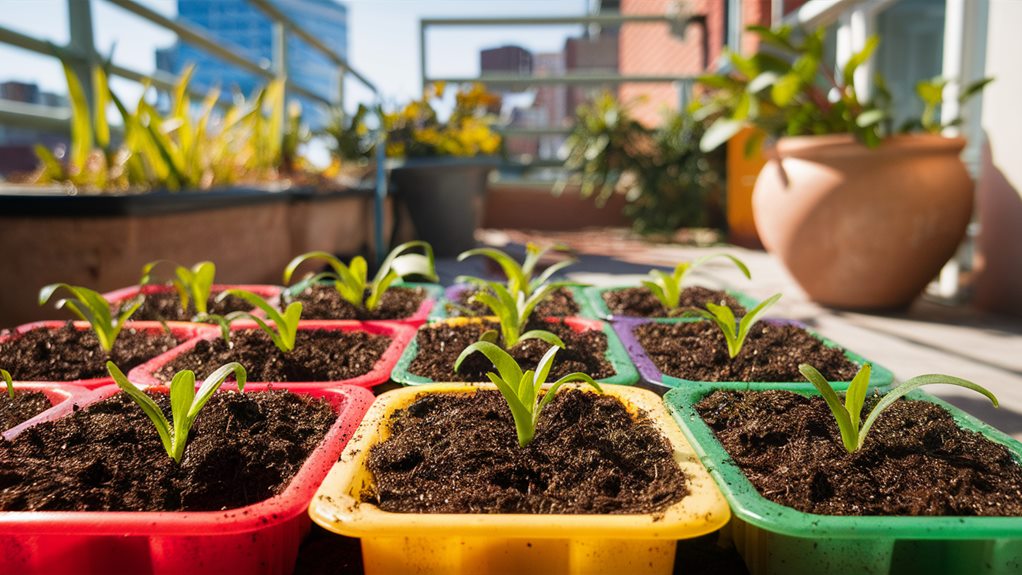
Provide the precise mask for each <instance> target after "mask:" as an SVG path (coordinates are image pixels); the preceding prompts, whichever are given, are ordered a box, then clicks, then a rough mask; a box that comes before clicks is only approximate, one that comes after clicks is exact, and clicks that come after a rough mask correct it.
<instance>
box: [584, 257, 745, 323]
mask: <svg viewBox="0 0 1022 575" xmlns="http://www.w3.org/2000/svg"><path fill="white" fill-rule="evenodd" d="M715 258H727V259H729V260H731V262H732V263H733V264H734V265H735V267H737V268H738V269H739V270H740V271H741V272H742V273H743V274H744V275H745V277H746V278H748V279H752V275H751V274H750V273H749V268H748V267H746V265H745V263H743V262H742V261H741V260H739V259H738V258H736V257H734V256H732V255H730V254H711V255H708V256H703V257H701V258H699V259H696V260H692V261H684V262H679V263H678V265H676V266H674V272H673V273H670V274H668V273H666V272H663V271H661V270H655V269H654V270H650V271H649V275H648V279H645V280H643V281H642V286H639V287H589V288H586V296H587V297H588V299H589V302H590V305H591V307H592V308H593V309H594V310H596V314H597V315H598V316H599V317H602V318H604V319H614V318H619V317H677V316H681V315H682V314H684V313H685V312H686V311H687V310H688V309H689V308H691V307H693V306H696V307H701V306H703V305H705V304H706V303H707V302H711V303H718V304H722V305H726V306H728V307H730V308H731V309H733V310H735V311H738V312H740V313H745V306H747V305H750V304H752V305H755V300H753V299H751V298H750V297H749V296H747V295H745V294H743V293H741V292H737V291H733V290H726V291H725V290H714V289H710V288H707V287H703V286H685V287H683V286H682V283H683V282H684V281H685V276H686V275H688V272H690V271H692V270H693V269H695V268H697V267H699V266H701V265H703V264H704V263H706V262H707V261H709V260H712V259H715Z"/></svg>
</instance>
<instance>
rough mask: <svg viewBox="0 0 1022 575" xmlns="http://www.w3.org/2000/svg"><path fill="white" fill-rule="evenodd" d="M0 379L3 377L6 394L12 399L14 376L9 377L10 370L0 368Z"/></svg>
mask: <svg viewBox="0 0 1022 575" xmlns="http://www.w3.org/2000/svg"><path fill="white" fill-rule="evenodd" d="M0 379H3V380H4V385H6V386H7V395H8V396H9V397H10V398H11V399H14V378H12V377H11V372H9V371H7V370H6V369H0Z"/></svg>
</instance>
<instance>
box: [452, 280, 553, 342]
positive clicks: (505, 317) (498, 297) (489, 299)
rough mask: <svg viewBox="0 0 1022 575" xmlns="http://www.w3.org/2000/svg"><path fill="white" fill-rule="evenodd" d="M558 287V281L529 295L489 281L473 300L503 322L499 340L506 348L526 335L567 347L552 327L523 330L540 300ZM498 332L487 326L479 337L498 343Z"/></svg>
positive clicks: (525, 338) (526, 337)
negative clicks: (550, 330)
mask: <svg viewBox="0 0 1022 575" xmlns="http://www.w3.org/2000/svg"><path fill="white" fill-rule="evenodd" d="M555 289H557V285H556V284H546V285H545V286H543V287H541V288H539V290H538V291H535V292H533V293H532V295H530V296H529V297H528V298H526V297H525V294H524V293H523V292H520V291H519V292H518V295H517V296H514V295H512V294H511V292H510V291H509V290H508V288H506V287H505V286H504V284H501V283H498V282H487V283H486V284H485V289H484V290H481V291H479V292H476V294H475V295H473V296H472V298H471V300H470V301H473V302H479V303H481V304H483V305H485V306H486V307H487V309H489V310H490V313H491V314H492V315H494V316H496V317H497V320H498V321H499V322H500V341H501V343H502V344H503V346H504V347H505V348H506V349H511V348H512V347H514V346H515V345H516V344H517V343H518V342H520V341H524V340H527V339H538V340H540V341H544V342H546V343H549V344H551V345H554V346H557V347H564V342H563V341H561V338H559V337H557V336H556V335H554V334H552V333H550V332H549V331H546V330H542V329H532V330H529V331H526V332H524V333H523V332H522V330H523V329H525V326H526V324H527V323H528V322H529V318H530V317H531V316H532V312H533V310H535V309H536V306H537V305H539V302H541V301H543V299H545V298H546V297H547V296H548V295H550V294H551V293H552V292H553V291H554V290H555ZM497 335H498V334H497V331H496V330H488V331H486V332H484V333H483V334H482V335H481V336H480V340H481V341H488V342H490V343H496V342H497V341H498V338H497Z"/></svg>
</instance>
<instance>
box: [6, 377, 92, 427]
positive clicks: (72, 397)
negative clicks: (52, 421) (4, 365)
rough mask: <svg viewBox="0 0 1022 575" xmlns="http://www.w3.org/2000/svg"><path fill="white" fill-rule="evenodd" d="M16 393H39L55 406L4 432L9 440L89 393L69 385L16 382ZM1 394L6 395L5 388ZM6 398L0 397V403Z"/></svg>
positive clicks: (81, 388) (82, 388) (79, 400)
mask: <svg viewBox="0 0 1022 575" xmlns="http://www.w3.org/2000/svg"><path fill="white" fill-rule="evenodd" d="M14 390H15V393H18V392H39V393H42V394H43V395H45V396H46V398H47V399H49V400H50V404H52V405H53V407H51V408H50V409H47V410H45V411H43V412H41V413H38V414H36V415H35V416H33V417H30V418H29V419H26V420H25V421H22V422H21V423H19V424H18V425H15V426H14V427H12V428H10V429H8V430H6V431H4V432H3V438H4V439H5V440H6V439H9V438H11V437H14V436H15V435H17V434H19V433H21V430H23V429H25V428H27V427H30V426H32V425H33V424H35V423H37V422H39V421H46V420H47V419H48V418H49V416H50V412H51V411H53V410H56V409H61V410H63V409H64V405H65V404H68V405H70V404H71V403H75V402H78V403H80V402H81V401H82V398H83V397H85V396H86V395H87V394H88V393H89V392H88V390H86V389H85V388H84V387H78V386H74V385H68V384H64V383H26V382H19V381H16V382H14ZM0 394H4V397H5V396H6V393H5V391H4V388H0ZM4 397H0V401H4Z"/></svg>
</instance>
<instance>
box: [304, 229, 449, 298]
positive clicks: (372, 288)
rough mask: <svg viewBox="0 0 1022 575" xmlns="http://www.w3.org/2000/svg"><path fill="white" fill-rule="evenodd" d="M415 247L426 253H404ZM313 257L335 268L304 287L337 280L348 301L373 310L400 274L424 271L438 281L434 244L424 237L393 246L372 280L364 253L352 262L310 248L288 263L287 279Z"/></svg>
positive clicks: (306, 282) (335, 282) (338, 291)
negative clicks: (423, 238) (368, 273)
mask: <svg viewBox="0 0 1022 575" xmlns="http://www.w3.org/2000/svg"><path fill="white" fill-rule="evenodd" d="M413 248H422V251H423V253H421V254H418V253H403V252H405V251H408V250H410V249H413ZM309 260H323V261H324V262H326V263H327V265H329V266H330V268H331V269H332V270H333V271H328V272H323V273H319V274H316V275H314V276H312V277H310V278H308V279H306V280H304V281H303V282H302V283H301V284H299V285H301V286H302V290H304V289H305V288H306V287H307V286H309V285H312V284H313V283H315V282H317V281H319V280H322V279H329V280H331V281H333V282H334V287H335V288H336V289H337V293H339V294H341V297H342V298H344V300H345V301H347V302H348V303H350V304H352V305H354V306H357V307H360V308H363V309H366V310H369V311H372V310H374V309H376V308H377V306H379V305H380V301H381V300H382V299H383V294H384V293H386V292H387V289H388V288H389V287H390V284H392V283H394V282H395V281H396V280H398V279H399V278H405V277H407V276H412V275H421V276H425V277H427V278H428V279H429V280H430V281H437V275H436V269H435V267H434V258H433V246H431V245H429V243H428V242H423V241H414V242H406V243H403V244H401V245H399V246H397V247H396V248H394V249H393V250H391V252H390V253H389V254H387V258H386V259H384V260H383V263H382V264H381V265H380V270H379V271H378V272H376V276H375V277H373V281H372V282H368V283H367V281H366V280H367V269H368V265H367V264H366V260H365V258H363V257H362V256H356V257H354V258H353V259H352V260H351V262H350V263H349V264H348V265H344V263H343V262H342V261H341V260H339V259H337V257H336V256H334V255H333V254H330V253H327V252H308V253H304V254H302V255H300V256H298V257H296V258H294V259H293V260H291V262H290V263H288V264H287V267H286V268H284V283H285V284H287V283H288V282H290V281H291V276H292V275H293V274H294V272H295V270H296V269H297V268H298V266H300V265H302V264H303V263H304V262H306V261H309ZM367 292H368V293H367Z"/></svg>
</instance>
